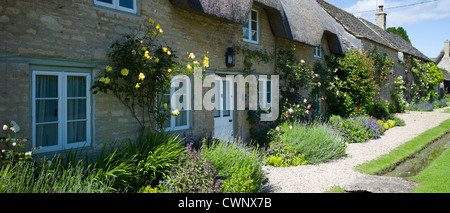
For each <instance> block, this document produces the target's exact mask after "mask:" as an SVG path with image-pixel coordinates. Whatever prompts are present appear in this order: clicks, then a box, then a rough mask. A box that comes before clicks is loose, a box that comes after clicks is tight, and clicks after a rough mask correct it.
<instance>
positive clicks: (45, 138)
mask: <svg viewBox="0 0 450 213" xmlns="http://www.w3.org/2000/svg"><path fill="white" fill-rule="evenodd" d="M54 145H58V124H43V125H37V126H36V147H39V146H42V147H45V146H54Z"/></svg>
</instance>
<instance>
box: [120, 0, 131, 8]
mask: <svg viewBox="0 0 450 213" xmlns="http://www.w3.org/2000/svg"><path fill="white" fill-rule="evenodd" d="M133 1H134V0H119V6H121V7H126V8H130V9H133V7H134V5H133Z"/></svg>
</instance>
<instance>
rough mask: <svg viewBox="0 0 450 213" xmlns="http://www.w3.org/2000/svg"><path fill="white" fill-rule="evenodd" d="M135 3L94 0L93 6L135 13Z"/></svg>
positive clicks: (125, 0) (130, 1) (127, 0)
mask: <svg viewBox="0 0 450 213" xmlns="http://www.w3.org/2000/svg"><path fill="white" fill-rule="evenodd" d="M136 1H137V0H94V4H95V5H99V6H103V7H109V8H112V9H116V10H121V11H125V12H130V13H136V12H137V9H136V7H137V5H136V4H137V2H136Z"/></svg>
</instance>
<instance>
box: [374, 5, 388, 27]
mask: <svg viewBox="0 0 450 213" xmlns="http://www.w3.org/2000/svg"><path fill="white" fill-rule="evenodd" d="M378 9H379V10H378V13H377V14H376V15H375V16H376V17H377V25H378V26H379V27H381V28H382V29H383V30H386V13H385V12H383V5H380V6H378Z"/></svg>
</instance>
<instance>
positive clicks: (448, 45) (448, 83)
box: [434, 41, 450, 93]
mask: <svg viewBox="0 0 450 213" xmlns="http://www.w3.org/2000/svg"><path fill="white" fill-rule="evenodd" d="M434 63H435V64H436V65H437V66H438V67H439V68H441V70H442V73H443V74H444V75H445V80H444V82H443V85H441V86H440V88H441V89H442V90H443V92H445V93H448V92H449V91H450V73H449V71H450V41H445V42H444V48H443V49H442V51H441V52H440V53H439V56H438V57H437V58H436V59H435V60H434Z"/></svg>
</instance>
